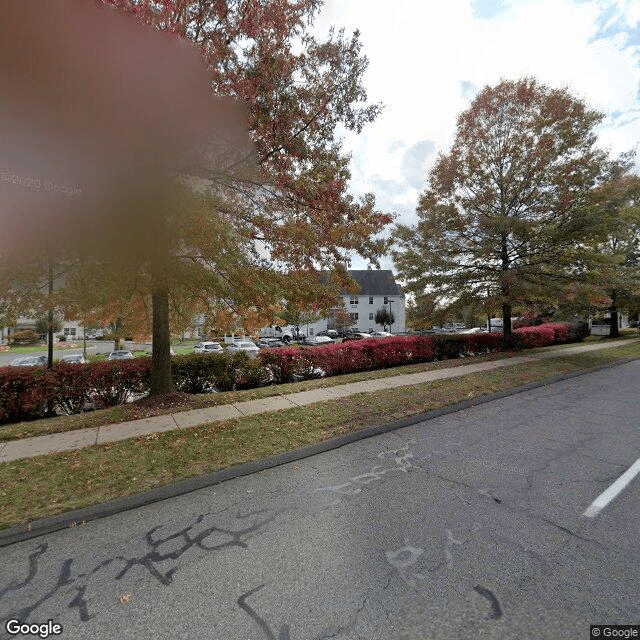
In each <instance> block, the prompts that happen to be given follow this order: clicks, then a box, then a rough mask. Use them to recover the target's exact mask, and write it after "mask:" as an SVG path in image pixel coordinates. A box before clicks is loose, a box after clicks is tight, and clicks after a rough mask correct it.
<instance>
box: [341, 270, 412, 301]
mask: <svg viewBox="0 0 640 640" xmlns="http://www.w3.org/2000/svg"><path fill="white" fill-rule="evenodd" d="M348 273H349V275H350V276H351V277H352V278H353V279H354V280H355V281H356V282H357V283H358V284H359V285H360V291H359V292H358V294H357V295H361V296H402V295H404V292H403V291H402V287H401V286H400V285H399V284H397V283H396V279H395V278H394V277H393V272H392V271H391V269H362V270H351V269H350V270H349V271H348ZM348 293H349V292H348V291H343V295H346V294H348Z"/></svg>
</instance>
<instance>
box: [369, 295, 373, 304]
mask: <svg viewBox="0 0 640 640" xmlns="http://www.w3.org/2000/svg"><path fill="white" fill-rule="evenodd" d="M369 304H373V296H369Z"/></svg>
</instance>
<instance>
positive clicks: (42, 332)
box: [36, 316, 62, 337]
mask: <svg viewBox="0 0 640 640" xmlns="http://www.w3.org/2000/svg"><path fill="white" fill-rule="evenodd" d="M51 328H52V330H53V333H59V332H60V331H62V318H61V317H60V316H54V317H53V323H52V326H51ZM48 332H49V318H48V317H47V316H41V317H40V318H38V319H37V320H36V333H37V334H38V335H39V336H40V337H45V336H46V335H47V333H48Z"/></svg>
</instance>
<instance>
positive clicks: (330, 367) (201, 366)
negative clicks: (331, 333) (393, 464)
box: [0, 322, 588, 424]
mask: <svg viewBox="0 0 640 640" xmlns="http://www.w3.org/2000/svg"><path fill="white" fill-rule="evenodd" d="M586 331H587V332H588V326H587V327H586ZM513 336H514V343H515V347H516V348H520V349H527V348H532V347H545V346H548V345H552V344H563V343H567V342H575V341H580V340H582V339H584V336H585V327H584V323H582V324H577V323H573V324H571V323H568V322H564V323H560V322H557V323H549V324H543V325H539V326H531V327H523V328H521V329H516V330H514V332H513ZM502 339H503V336H502V334H501V333H475V334H458V335H436V336H406V337H404V336H397V337H393V338H380V339H366V340H359V341H353V342H346V343H343V344H330V345H327V346H325V347H285V348H281V349H264V350H262V351H261V352H260V354H259V355H258V357H257V358H255V359H252V358H250V357H249V356H248V354H246V353H245V352H239V353H237V354H234V355H233V356H232V355H230V354H228V353H223V354H189V355H183V356H175V357H174V358H173V359H172V376H173V382H174V384H175V386H176V389H178V390H179V391H184V392H187V393H203V392H206V391H208V390H210V388H211V387H212V386H214V387H216V388H217V389H218V390H219V391H230V390H232V389H247V388H251V387H256V386H259V385H260V384H264V383H265V382H269V381H271V382H276V383H281V382H292V381H294V380H296V379H309V378H314V377H316V376H317V375H318V369H322V370H323V371H324V372H325V373H326V374H327V375H339V374H344V373H354V372H357V371H368V370H371V369H383V368H387V367H395V366H398V365H403V364H412V363H418V362H430V361H433V360H444V359H450V358H456V357H459V356H466V355H477V354H481V353H490V352H494V351H499V350H500V349H502ZM150 370H151V359H150V358H137V359H135V360H123V361H119V362H92V363H90V364H87V365H74V364H57V365H56V366H54V367H53V368H52V369H50V370H47V369H44V368H42V367H34V368H19V367H16V368H14V367H4V368H2V369H0V424H2V423H7V422H19V421H21V420H32V419H36V418H40V417H42V416H44V415H45V413H46V409H47V405H48V403H49V402H53V403H54V404H55V406H56V407H58V408H59V409H60V410H61V411H63V412H65V413H78V412H79V411H82V408H83V406H84V403H85V402H86V401H87V400H93V401H95V402H98V403H100V404H102V405H103V406H114V405H117V404H122V403H124V402H126V401H127V400H128V399H129V398H130V397H131V395H132V394H134V393H148V391H149V374H150Z"/></svg>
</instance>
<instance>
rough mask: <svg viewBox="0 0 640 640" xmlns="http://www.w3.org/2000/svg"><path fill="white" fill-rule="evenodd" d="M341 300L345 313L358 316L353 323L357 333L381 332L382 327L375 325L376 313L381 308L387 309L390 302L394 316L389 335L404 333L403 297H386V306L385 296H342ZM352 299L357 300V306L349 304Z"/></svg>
mask: <svg viewBox="0 0 640 640" xmlns="http://www.w3.org/2000/svg"><path fill="white" fill-rule="evenodd" d="M343 298H344V303H345V308H346V310H347V312H348V313H357V314H358V319H357V320H356V321H355V323H354V324H355V326H356V327H357V328H358V331H364V332H365V333H369V332H370V331H382V327H381V326H380V325H379V324H376V321H375V317H376V311H378V309H380V308H382V307H385V308H386V309H389V301H391V312H392V313H393V315H394V316H395V322H394V323H393V325H392V326H391V333H404V332H405V331H406V315H405V304H404V296H387V304H385V303H384V301H385V296H363V295H358V296H343ZM354 298H357V300H358V304H351V302H352V300H353V299H354ZM371 316H372V317H371ZM387 329H388V327H387Z"/></svg>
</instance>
